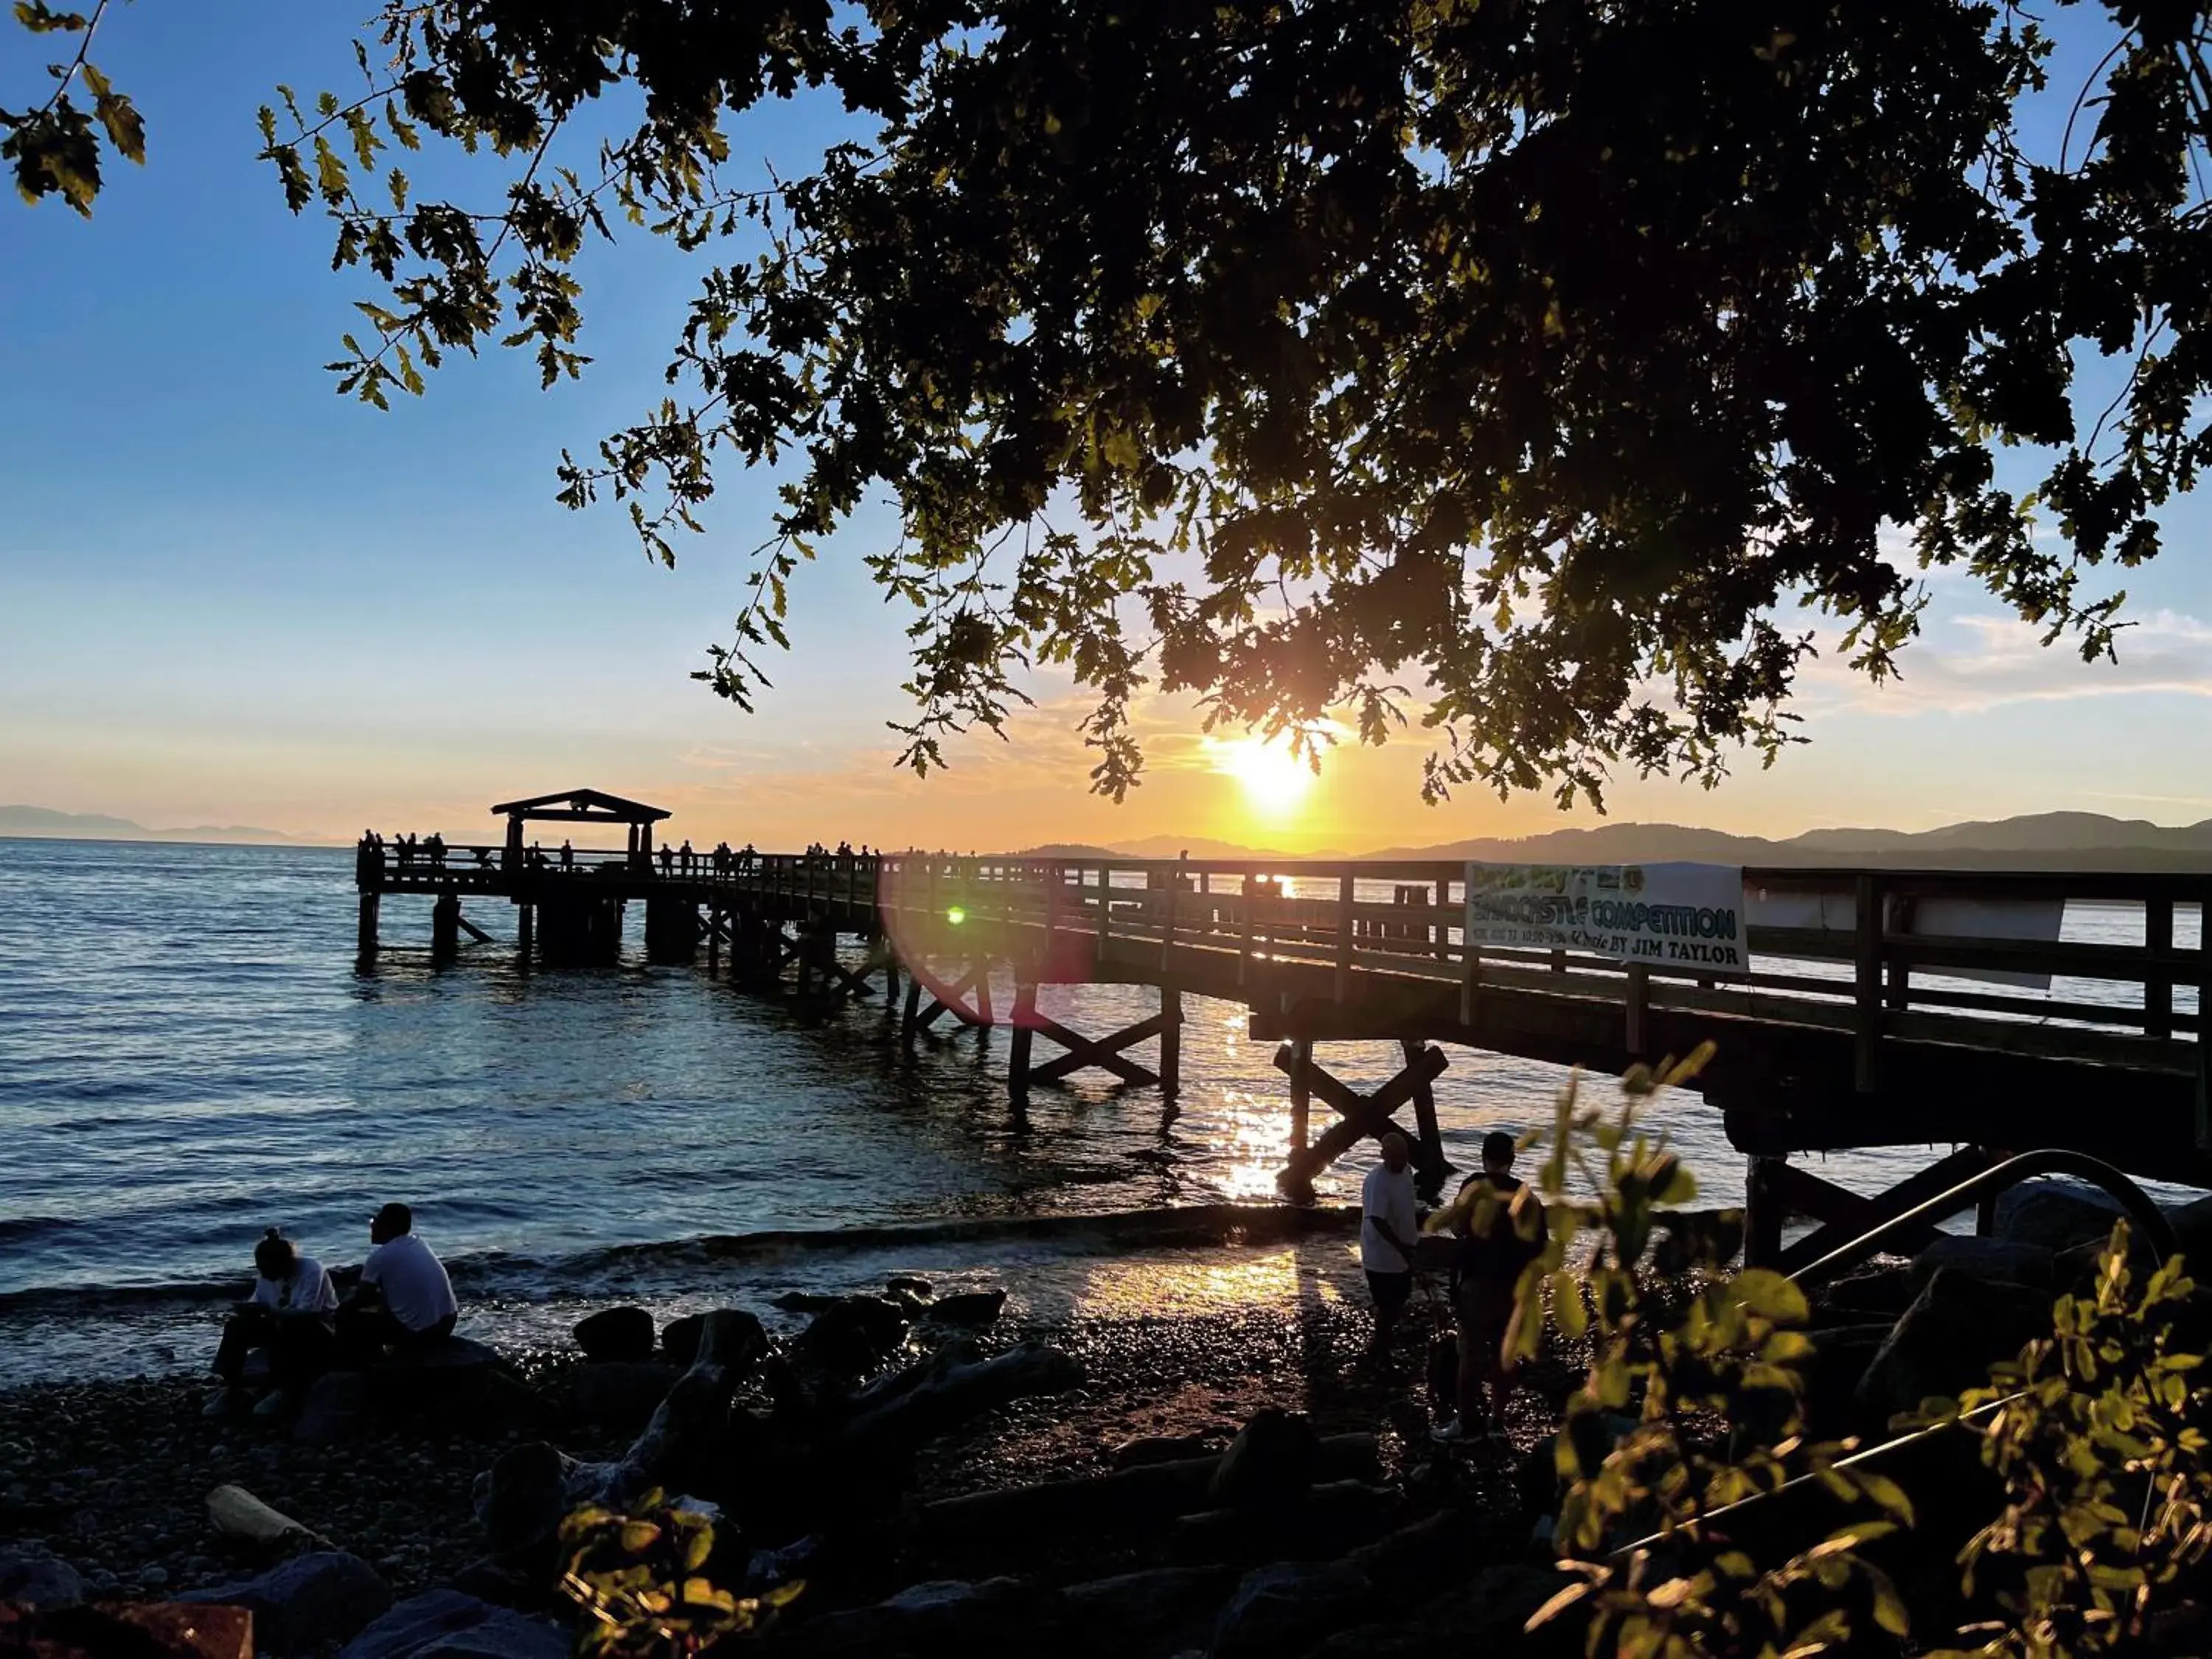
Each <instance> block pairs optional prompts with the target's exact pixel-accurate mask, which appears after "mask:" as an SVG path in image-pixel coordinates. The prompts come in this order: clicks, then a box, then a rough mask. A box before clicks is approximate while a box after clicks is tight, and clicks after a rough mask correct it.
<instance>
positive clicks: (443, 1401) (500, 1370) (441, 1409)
mask: <svg viewBox="0 0 2212 1659" xmlns="http://www.w3.org/2000/svg"><path fill="white" fill-rule="evenodd" d="M507 1383H513V1384H514V1385H515V1386H514V1387H513V1389H509V1388H507V1387H506V1386H505V1385H506V1384H507ZM518 1394H519V1395H520V1399H514V1398H512V1397H511V1396H514V1395H518ZM368 1403H369V1405H370V1407H372V1409H374V1411H376V1412H377V1413H380V1414H383V1415H386V1416H392V1417H422V1418H428V1419H431V1420H433V1421H435V1422H439V1423H444V1424H447V1425H455V1426H460V1425H467V1424H469V1423H471V1422H474V1421H478V1420H484V1419H489V1418H491V1417H493V1416H495V1415H502V1414H504V1413H506V1412H507V1411H510V1410H528V1409H530V1408H532V1407H534V1406H535V1404H536V1400H535V1396H533V1395H532V1394H531V1392H530V1390H529V1389H528V1387H527V1386H526V1385H524V1384H522V1383H520V1379H518V1378H515V1377H514V1376H512V1374H511V1373H509V1371H508V1370H507V1362H506V1361H505V1360H503V1359H501V1358H500V1357H499V1355H498V1354H497V1353H496V1352H494V1351H493V1350H491V1349H490V1348H488V1347H486V1346H484V1345H483V1343H481V1342H474V1341H471V1340H469V1339H468V1338H467V1337H465V1336H449V1337H447V1339H446V1340H444V1341H443V1342H440V1343H436V1344H435V1345H433V1346H429V1347H427V1348H415V1349H408V1350H405V1351H404V1352H398V1353H394V1354H392V1355H391V1356H390V1357H389V1358H384V1359H380V1360H379V1361H378V1362H377V1363H376V1364H374V1365H373V1366H371V1367H370V1368H369V1371H368Z"/></svg>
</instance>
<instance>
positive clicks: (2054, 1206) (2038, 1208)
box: [1996, 1181, 2120, 1251]
mask: <svg viewBox="0 0 2212 1659" xmlns="http://www.w3.org/2000/svg"><path fill="white" fill-rule="evenodd" d="M2119 1218H2120V1206H2119V1205H2118V1203H2116V1202H2115V1201H2114V1200H2113V1199H2112V1196H2111V1194H2108V1193H2106V1191H2105V1189H2104V1188H2101V1187H2093V1186H2091V1185H2089V1184H2088V1182H2083V1181H2023V1182H2021V1184H2020V1185H2019V1186H2017V1187H2008V1188H2005V1190H2004V1191H2002V1192H2001V1193H1999V1194H1997V1225H1996V1237H1999V1238H2001V1239H2003V1240H2005V1241H2007V1242H2008V1243H2014V1244H2039V1245H2041V1246H2042V1247H2043V1248H2044V1249H2046V1250H2051V1251H2057V1250H2063V1249H2067V1248H2068V1247H2069V1246H2070V1245H2075V1244H2081V1243H2087V1242H2088V1241H2089V1240H2092V1239H2094V1240H2097V1241H2099V1242H2100V1243H2101V1242H2102V1241H2103V1240H2105V1239H2106V1238H2109V1237H2112V1223H2114V1222H2115V1221H2117V1220H2118V1219H2119Z"/></svg>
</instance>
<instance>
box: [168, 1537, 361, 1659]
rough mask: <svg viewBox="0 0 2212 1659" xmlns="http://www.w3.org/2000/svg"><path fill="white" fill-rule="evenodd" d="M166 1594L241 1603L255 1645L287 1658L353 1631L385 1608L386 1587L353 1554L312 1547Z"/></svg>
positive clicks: (191, 1599) (208, 1603)
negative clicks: (224, 1579)
mask: <svg viewBox="0 0 2212 1659" xmlns="http://www.w3.org/2000/svg"><path fill="white" fill-rule="evenodd" d="M172 1599H173V1600H175V1601H185V1602H190V1603H192V1604H194V1605H199V1606H210V1607H244V1608H245V1609H246V1611H248V1612H249V1613H252V1615H253V1638H254V1644H255V1646H256V1648H257V1649H258V1651H260V1652H261V1653H263V1654H264V1655H274V1656H276V1659H289V1656H291V1655H294V1654H301V1655H305V1654H311V1653H316V1652H319V1651H320V1650H323V1649H325V1648H327V1647H330V1646H331V1645H333V1644H337V1643H340V1642H344V1641H348V1640H350V1639H351V1638H353V1637H355V1636H356V1635H358V1634H359V1633H360V1632H362V1630H363V1629H364V1628H366V1627H367V1626H368V1625H369V1623H370V1622H371V1621H373V1620H376V1619H378V1618H380V1617H381V1616H382V1615H383V1614H384V1613H386V1612H387V1611H389V1610H390V1608H391V1607H392V1589H391V1587H390V1586H389V1585H387V1584H386V1583H385V1582H384V1580H383V1579H382V1578H380V1577H378V1576H377V1571H376V1569H375V1568H374V1567H372V1566H370V1565H368V1562H366V1561H364V1560H362V1559H361V1558H360V1557H359V1556H357V1555H349V1554H347V1553H345V1552H344V1551H343V1550H314V1551H311V1552H309V1553H307V1554H306V1555H295V1556H294V1557H293V1558H292V1559H290V1560H289V1561H286V1562H283V1563H282V1564H280V1565H277V1566H274V1567H271V1568H270V1570H269V1571H267V1572H264V1573H263V1574H262V1575H261V1576H260V1577H258V1578H247V1579H242V1580H240V1582H239V1583H234V1584H218V1585H216V1587H215V1588H214V1589H202V1590H186V1591H185V1592H184V1593H182V1594H181V1595H177V1596H174V1597H173V1598H172Z"/></svg>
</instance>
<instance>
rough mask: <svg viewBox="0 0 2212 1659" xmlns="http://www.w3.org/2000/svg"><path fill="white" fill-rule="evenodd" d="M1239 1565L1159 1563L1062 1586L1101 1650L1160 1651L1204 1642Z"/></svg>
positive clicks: (1076, 1618)
mask: <svg viewBox="0 0 2212 1659" xmlns="http://www.w3.org/2000/svg"><path fill="white" fill-rule="evenodd" d="M1236 1583H1237V1570H1236V1569H1235V1568H1234V1567H1218V1566H1209V1567H1154V1568H1152V1569H1150V1570H1148V1571H1143V1572H1124V1573H1117V1574H1115V1576H1114V1577H1110V1578H1093V1579H1089V1580H1087V1581H1085V1583H1079V1584H1070V1585H1068V1586H1067V1587H1066V1589H1063V1590H1062V1591H1060V1598H1061V1600H1062V1601H1064V1602H1065V1603H1066V1609H1067V1613H1068V1620H1069V1623H1070V1625H1071V1626H1073V1628H1074V1629H1075V1630H1077V1631H1079V1632H1082V1635H1083V1638H1084V1640H1085V1644H1087V1645H1088V1646H1089V1647H1090V1648H1091V1649H1092V1650H1097V1651H1099V1652H1118V1651H1121V1650H1125V1649H1127V1648H1131V1647H1139V1648H1145V1649H1149V1650H1155V1651H1156V1650H1158V1649H1159V1648H1160V1647H1162V1646H1164V1645H1170V1644H1169V1643H1168V1642H1167V1641H1165V1640H1164V1638H1182V1641H1180V1642H1177V1643H1175V1644H1174V1645H1184V1644H1195V1643H1199V1642H1203V1641H1204V1640H1205V1639H1206V1632H1208V1631H1209V1630H1211V1629H1212V1625H1213V1618H1214V1613H1215V1612H1216V1610H1217V1609H1218V1607H1220V1606H1221V1603H1222V1601H1223V1599H1224V1598H1225V1597H1226V1596H1227V1595H1229V1593H1230V1591H1231V1589H1234V1588H1235V1587H1236Z"/></svg>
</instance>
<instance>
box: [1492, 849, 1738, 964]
mask: <svg viewBox="0 0 2212 1659" xmlns="http://www.w3.org/2000/svg"><path fill="white" fill-rule="evenodd" d="M1466 926H1467V939H1468V944H1470V945H1474V947H1475V948H1476V949H1478V950H1480V949H1483V948H1486V947H1488V946H1501V947H1504V946H1510V947H1515V948H1518V949H1523V950H1536V951H1560V950H1565V951H1585V952H1588V953H1589V954H1590V955H1592V956H1601V957H1613V959H1614V960H1615V961H1618V962H1641V963H1645V964H1646V965H1647V966H1650V967H1654V968H1694V969H1697V970H1698V971H1699V972H1700V973H1705V974H1746V973H1749V972H1750V971H1751V951H1750V949H1749V947H1748V946H1747V945H1746V944H1745V942H1744V902H1743V872H1742V870H1741V868H1738V867H1735V866H1728V865H1721V864H1591V865H1569V864H1470V865H1468V866H1467V923H1466Z"/></svg>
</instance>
